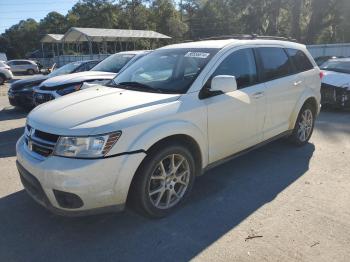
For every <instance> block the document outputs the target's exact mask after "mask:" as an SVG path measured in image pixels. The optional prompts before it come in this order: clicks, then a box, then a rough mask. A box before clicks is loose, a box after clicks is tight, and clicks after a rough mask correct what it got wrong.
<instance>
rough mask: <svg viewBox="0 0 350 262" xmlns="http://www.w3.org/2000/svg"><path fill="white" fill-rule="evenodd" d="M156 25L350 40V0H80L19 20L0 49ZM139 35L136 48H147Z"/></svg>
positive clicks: (197, 33)
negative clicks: (75, 32)
mask: <svg viewBox="0 0 350 262" xmlns="http://www.w3.org/2000/svg"><path fill="white" fill-rule="evenodd" d="M74 26H75V27H97V28H120V29H144V30H155V31H158V32H160V33H163V34H166V35H169V36H171V37H172V38H173V41H174V42H179V41H182V40H184V39H193V40H196V39H200V38H203V37H209V36H215V35H230V34H251V33H257V34H261V35H279V36H291V37H294V38H296V39H298V40H299V41H300V42H303V43H307V44H311V43H335V42H350V1H349V0H182V1H181V0H177V1H172V0H80V1H79V2H78V3H76V4H75V5H74V6H73V7H72V9H71V10H69V12H68V14H67V15H61V14H59V13H57V12H50V13H48V14H47V16H46V17H45V18H43V19H42V20H41V21H39V22H36V21H34V20H33V19H28V20H25V21H20V22H19V23H18V24H16V25H14V26H12V27H11V28H9V29H7V30H6V32H5V33H4V34H2V35H1V36H0V50H1V51H3V52H4V51H6V52H7V54H8V56H9V57H11V58H14V57H23V56H24V55H25V53H26V52H29V51H33V50H35V49H38V48H39V40H40V38H41V37H42V36H43V35H45V34H47V33H58V34H59V33H64V32H66V31H67V30H68V29H69V28H70V27H74ZM150 46H151V41H149V40H142V41H139V42H138V43H137V48H140V49H141V48H149V47H150Z"/></svg>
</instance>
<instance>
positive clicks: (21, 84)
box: [11, 75, 48, 91]
mask: <svg viewBox="0 0 350 262" xmlns="http://www.w3.org/2000/svg"><path fill="white" fill-rule="evenodd" d="M46 79H48V76H47V75H37V76H32V77H29V78H26V79H22V80H17V81H15V82H13V83H12V84H11V88H12V90H14V91H18V90H21V89H23V88H26V87H32V86H35V85H40V84H41V83H42V82H43V81H45V80H46Z"/></svg>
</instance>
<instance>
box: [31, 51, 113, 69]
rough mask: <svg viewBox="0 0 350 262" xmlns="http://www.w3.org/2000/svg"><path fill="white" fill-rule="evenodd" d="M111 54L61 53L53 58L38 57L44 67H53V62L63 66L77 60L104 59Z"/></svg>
mask: <svg viewBox="0 0 350 262" xmlns="http://www.w3.org/2000/svg"><path fill="white" fill-rule="evenodd" d="M108 56H110V54H94V55H61V56H55V57H53V58H38V59H37V60H39V62H40V63H41V64H42V65H43V66H44V67H48V68H49V67H51V66H52V65H53V64H56V66H57V67H61V66H63V65H65V64H68V63H71V62H76V61H85V60H103V59H105V58H106V57H108Z"/></svg>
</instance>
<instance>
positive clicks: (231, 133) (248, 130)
mask: <svg viewBox="0 0 350 262" xmlns="http://www.w3.org/2000/svg"><path fill="white" fill-rule="evenodd" d="M218 75H232V76H235V77H236V80H237V86H238V90H236V91H233V92H231V93H226V94H221V95H218V96H213V97H209V98H206V99H205V100H204V101H205V103H206V105H207V110H208V141H209V149H210V150H209V161H210V162H211V163H212V162H215V161H217V160H220V159H223V158H225V157H228V156H230V155H232V154H235V153H237V152H239V151H242V150H244V149H246V148H249V147H251V146H253V145H255V144H257V143H258V142H260V141H261V139H262V127H263V122H264V118H265V106H266V100H265V99H266V97H265V95H264V91H265V86H264V84H259V83H258V74H257V67H256V62H255V57H254V52H253V49H251V48H246V49H240V50H236V51H233V52H232V53H231V54H229V55H228V56H227V57H226V58H224V60H223V61H222V62H221V63H220V64H219V65H218V67H217V68H216V70H215V71H214V73H213V74H212V75H211V77H210V79H209V80H208V82H209V81H211V79H212V78H214V77H215V76H218Z"/></svg>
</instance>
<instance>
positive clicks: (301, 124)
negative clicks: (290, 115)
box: [290, 104, 316, 146]
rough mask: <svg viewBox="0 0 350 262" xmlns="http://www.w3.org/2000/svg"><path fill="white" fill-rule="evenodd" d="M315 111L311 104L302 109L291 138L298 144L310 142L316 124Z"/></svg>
mask: <svg viewBox="0 0 350 262" xmlns="http://www.w3.org/2000/svg"><path fill="white" fill-rule="evenodd" d="M315 115H316V114H315V112H314V109H313V108H312V106H311V105H310V104H306V105H304V106H303V108H302V109H301V110H300V112H299V115H298V118H297V121H296V123H295V127H294V130H293V133H292V135H291V137H290V140H291V141H292V142H293V143H294V144H295V145H297V146H303V145H305V144H306V143H308V142H309V140H310V138H311V135H312V132H313V130H314V126H315Z"/></svg>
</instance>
